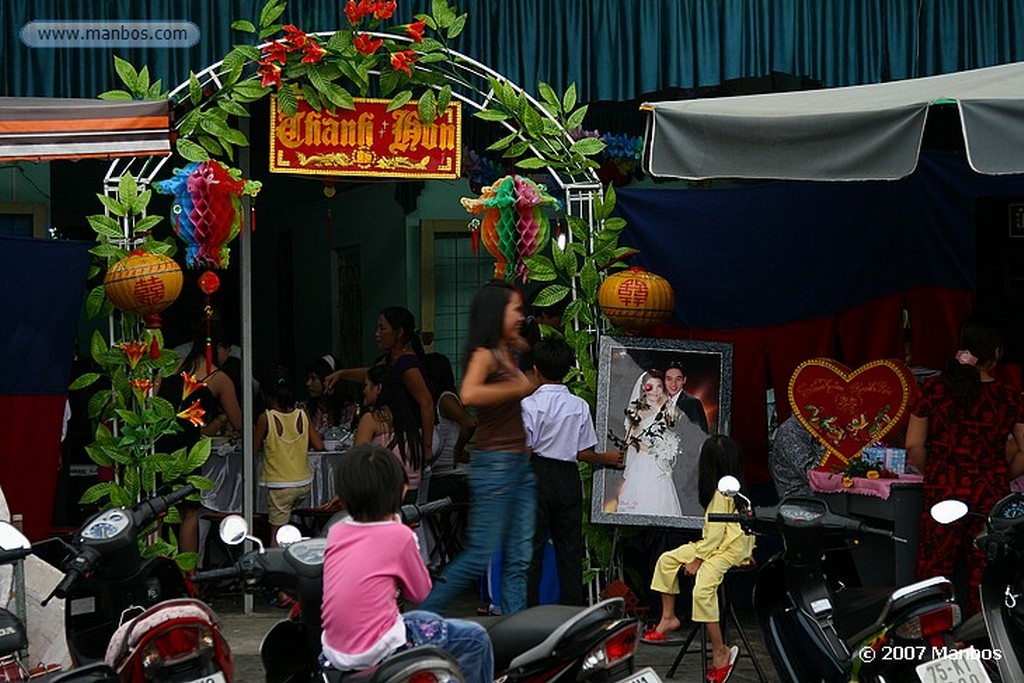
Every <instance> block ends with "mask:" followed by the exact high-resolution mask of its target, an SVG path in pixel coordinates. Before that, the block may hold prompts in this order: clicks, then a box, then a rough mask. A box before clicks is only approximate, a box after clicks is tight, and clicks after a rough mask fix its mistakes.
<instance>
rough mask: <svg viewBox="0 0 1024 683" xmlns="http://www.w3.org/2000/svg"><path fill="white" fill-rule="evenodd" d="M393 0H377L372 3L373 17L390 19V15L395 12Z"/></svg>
mask: <svg viewBox="0 0 1024 683" xmlns="http://www.w3.org/2000/svg"><path fill="white" fill-rule="evenodd" d="M396 4H397V3H396V2H395V0H377V2H375V3H373V18H374V19H390V18H391V15H392V14H394V13H395V5H396Z"/></svg>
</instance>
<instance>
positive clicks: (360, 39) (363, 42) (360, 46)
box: [352, 33, 384, 55]
mask: <svg viewBox="0 0 1024 683" xmlns="http://www.w3.org/2000/svg"><path fill="white" fill-rule="evenodd" d="M352 44H353V45H354V46H355V48H356V49H357V50H359V52H361V53H362V54H364V55H372V54H373V53H374V52H376V51H377V48H379V47H380V46H381V45H383V44H384V41H383V40H381V39H380V38H371V37H370V34H369V33H360V34H359V35H358V36H356V39H355V40H353V41H352Z"/></svg>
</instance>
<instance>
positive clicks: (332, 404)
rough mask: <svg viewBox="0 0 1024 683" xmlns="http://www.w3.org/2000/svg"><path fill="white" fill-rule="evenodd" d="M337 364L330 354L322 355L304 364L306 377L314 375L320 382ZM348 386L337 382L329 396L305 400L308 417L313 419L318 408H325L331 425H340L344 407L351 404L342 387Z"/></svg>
mask: <svg viewBox="0 0 1024 683" xmlns="http://www.w3.org/2000/svg"><path fill="white" fill-rule="evenodd" d="M337 365H338V362H337V361H336V360H335V359H334V356H332V355H331V354H329V353H328V354H324V355H323V356H317V357H316V358H314V359H313V360H311V361H309V363H307V364H306V376H307V377H308V376H310V375H314V376H315V377H316V378H317V379H319V380H320V381H321V382H323V381H324V378H325V377H327V375H329V374H331V373H332V372H334V371H335V370H336V369H337ZM347 384H350V383H348V382H339V383H338V385H337V386H335V390H334V391H333V392H331V393H330V394H327V393H323V394H321V395H320V396H310V397H309V398H307V399H306V410H307V412H309V416H310V417H313V416H314V415H316V413H317V411H318V410H319V409H320V406H321V405H323V406H326V407H327V410H328V412H329V413H330V415H331V423H332V424H335V425H339V426H340V425H341V418H342V416H343V414H344V413H345V409H346V407H348V406H350V405H351V403H350V401H349V399H348V398H347V397H346V388H345V387H343V386H342V385H347ZM344 426H348V425H344Z"/></svg>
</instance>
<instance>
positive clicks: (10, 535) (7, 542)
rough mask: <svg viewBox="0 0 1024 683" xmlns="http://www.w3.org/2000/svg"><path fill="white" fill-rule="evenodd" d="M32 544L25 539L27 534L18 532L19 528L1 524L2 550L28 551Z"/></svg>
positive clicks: (0, 543)
mask: <svg viewBox="0 0 1024 683" xmlns="http://www.w3.org/2000/svg"><path fill="white" fill-rule="evenodd" d="M31 547H32V544H31V543H29V542H28V539H27V538H25V534H23V533H21V532H20V531H18V528H17V527H16V526H14V525H13V524H11V523H10V522H0V549H2V550H18V549H21V550H28V549H29V548H31Z"/></svg>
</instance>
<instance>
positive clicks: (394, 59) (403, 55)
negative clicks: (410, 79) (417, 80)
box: [391, 50, 416, 76]
mask: <svg viewBox="0 0 1024 683" xmlns="http://www.w3.org/2000/svg"><path fill="white" fill-rule="evenodd" d="M415 61H416V53H415V52H413V51H412V50H402V51H401V52H394V53H392V55H391V68H392V69H394V70H395V71H404V72H405V73H407V74H409V75H410V76H412V68H411V67H412V63H413V62H415Z"/></svg>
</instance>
